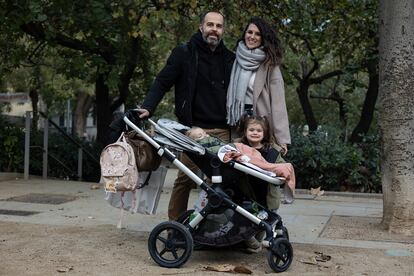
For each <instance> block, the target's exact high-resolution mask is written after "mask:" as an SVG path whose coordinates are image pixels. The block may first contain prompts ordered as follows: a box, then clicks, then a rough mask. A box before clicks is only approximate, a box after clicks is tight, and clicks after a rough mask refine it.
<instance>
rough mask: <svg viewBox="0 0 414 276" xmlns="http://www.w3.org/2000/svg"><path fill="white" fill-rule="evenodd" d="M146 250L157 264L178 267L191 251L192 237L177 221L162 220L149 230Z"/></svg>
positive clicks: (188, 256) (185, 260)
mask: <svg viewBox="0 0 414 276" xmlns="http://www.w3.org/2000/svg"><path fill="white" fill-rule="evenodd" d="M148 251H149V253H150V255H151V258H152V259H153V260H154V261H155V262H156V263H157V264H158V265H160V266H162V267H167V268H176V267H180V266H181V265H183V264H184V263H185V262H187V260H188V259H189V258H190V256H191V254H192V252H193V237H192V236H191V234H190V232H189V231H188V229H187V228H186V227H185V226H184V225H182V224H180V223H178V222H175V221H166V222H162V223H160V224H158V225H157V226H156V227H155V228H154V229H153V230H152V231H151V234H150V236H149V238H148Z"/></svg>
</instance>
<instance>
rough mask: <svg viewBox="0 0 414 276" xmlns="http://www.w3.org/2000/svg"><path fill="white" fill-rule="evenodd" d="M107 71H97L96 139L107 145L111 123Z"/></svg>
mask: <svg viewBox="0 0 414 276" xmlns="http://www.w3.org/2000/svg"><path fill="white" fill-rule="evenodd" d="M107 75H108V74H106V73H100V72H97V77H96V81H95V98H96V127H97V131H96V132H97V133H96V141H97V142H98V143H100V144H101V145H106V144H107V140H108V128H109V124H110V123H111V117H112V114H111V108H110V99H109V87H108V85H107V84H106V80H107Z"/></svg>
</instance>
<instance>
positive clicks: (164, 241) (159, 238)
mask: <svg viewBox="0 0 414 276" xmlns="http://www.w3.org/2000/svg"><path fill="white" fill-rule="evenodd" d="M157 240H159V241H161V242H162V243H163V244H166V243H167V240H166V239H165V238H164V237H160V236H158V237H157Z"/></svg>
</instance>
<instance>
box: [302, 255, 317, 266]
mask: <svg viewBox="0 0 414 276" xmlns="http://www.w3.org/2000/svg"><path fill="white" fill-rule="evenodd" d="M299 262H301V263H304V264H310V265H318V262H317V261H316V259H315V257H309V260H299Z"/></svg>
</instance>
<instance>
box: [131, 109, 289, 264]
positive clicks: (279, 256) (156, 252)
mask: <svg viewBox="0 0 414 276" xmlns="http://www.w3.org/2000/svg"><path fill="white" fill-rule="evenodd" d="M124 121H125V123H126V124H127V125H128V126H129V127H130V128H132V129H133V130H135V131H136V132H138V134H140V135H141V136H142V137H144V139H145V140H146V141H148V142H149V143H150V144H151V145H152V146H153V147H154V148H155V149H156V151H157V154H158V155H160V156H162V157H164V158H166V159H167V160H168V161H170V162H171V163H172V164H174V165H175V166H176V167H177V168H178V169H179V170H181V171H182V172H183V173H185V174H186V175H187V176H188V177H189V178H190V179H191V180H193V181H194V182H195V183H196V184H197V185H198V186H199V187H200V188H201V189H202V190H204V191H205V192H206V193H207V199H208V203H207V205H206V206H205V207H204V208H203V209H202V210H201V211H200V212H199V213H194V212H193V211H187V212H186V213H185V214H183V215H182V217H181V218H180V219H179V220H178V221H166V222H162V223H160V224H159V225H157V226H156V227H155V228H154V229H153V230H152V231H151V233H150V236H149V239H148V250H149V253H150V255H151V257H152V259H153V260H154V261H155V262H156V263H157V264H159V265H160V266H163V267H169V268H176V267H180V266H181V265H183V264H184V263H186V262H187V260H188V259H189V258H190V256H191V254H192V251H193V247H194V241H196V242H200V241H202V237H200V231H201V229H202V228H203V227H202V226H203V223H204V222H205V221H206V219H207V217H208V216H209V215H212V214H220V213H223V212H226V210H230V211H231V212H233V213H234V214H235V215H237V216H239V217H241V218H242V220H244V221H246V222H247V224H245V226H246V227H251V231H250V232H249V231H248V233H249V235H250V234H251V233H253V235H254V234H255V233H257V232H258V231H264V232H265V233H266V237H265V238H264V240H263V241H262V246H263V247H265V248H267V249H268V252H267V261H268V264H269V266H270V267H271V268H272V269H273V270H274V271H275V272H283V271H285V270H287V269H288V268H289V267H290V265H291V263H292V260H293V249H292V245H291V243H290V242H289V235H288V231H287V229H286V227H284V226H283V222H282V219H281V217H280V216H279V215H278V214H276V213H274V212H272V211H270V210H267V209H265V208H263V207H262V206H259V207H260V210H259V211H260V212H262V211H263V212H265V213H267V214H268V215H267V216H265V217H261V216H259V215H256V214H255V213H253V212H252V211H251V210H249V208H247V206H244V205H243V206H244V207H245V208H243V207H242V206H241V205H238V204H236V203H235V202H234V201H233V200H232V198H230V197H229V196H228V195H227V194H226V193H225V192H224V190H223V189H222V188H221V187H226V186H237V182H238V181H239V179H240V177H239V176H241V175H245V174H248V175H252V176H254V177H257V178H260V179H262V180H265V181H268V182H269V183H272V184H273V185H281V184H283V183H284V179H283V178H279V177H270V176H268V175H266V174H263V173H261V172H260V171H257V170H255V169H253V168H250V167H247V166H245V165H243V164H240V163H237V162H234V161H230V162H228V163H222V162H221V161H220V160H219V159H218V157H217V156H216V155H214V154H211V153H210V152H208V151H207V150H206V149H205V148H204V147H202V146H201V145H199V144H198V143H197V142H195V141H194V140H192V139H191V138H189V137H187V136H185V135H184V134H182V133H181V132H179V131H178V130H176V129H173V128H170V127H168V126H166V125H161V124H159V123H158V124H157V123H155V122H154V121H152V120H151V119H148V122H149V123H150V124H151V125H152V126H154V128H155V131H156V132H157V133H158V136H155V137H154V138H153V137H150V136H149V135H148V134H147V133H145V132H144V131H143V130H141V129H140V128H138V127H137V126H136V125H135V124H133V123H132V122H131V121H130V120H129V119H128V118H127V117H126V116H125V117H124ZM171 147H172V148H174V149H178V150H182V151H183V152H184V153H185V154H187V155H188V156H189V157H190V159H191V160H192V161H193V162H194V163H195V164H196V165H197V166H198V167H199V168H200V169H201V170H202V171H203V173H204V174H206V175H207V176H208V177H209V178H211V179H212V180H213V185H212V186H210V185H209V184H207V183H206V182H204V181H203V179H201V178H200V177H199V176H198V175H196V174H195V173H194V172H192V171H191V170H190V169H189V168H188V167H186V166H185V165H184V164H183V163H181V162H180V161H179V160H178V158H177V157H176V156H175V155H174V154H173V153H172V152H171V151H170V150H169V148H171ZM260 212H259V213H260ZM250 237H251V236H250ZM246 238H249V236H246ZM217 240H220V239H217ZM227 240H229V239H227ZM230 240H231V239H230ZM216 245H217V246H218V247H220V246H223V244H219V243H217V244H216Z"/></svg>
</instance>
